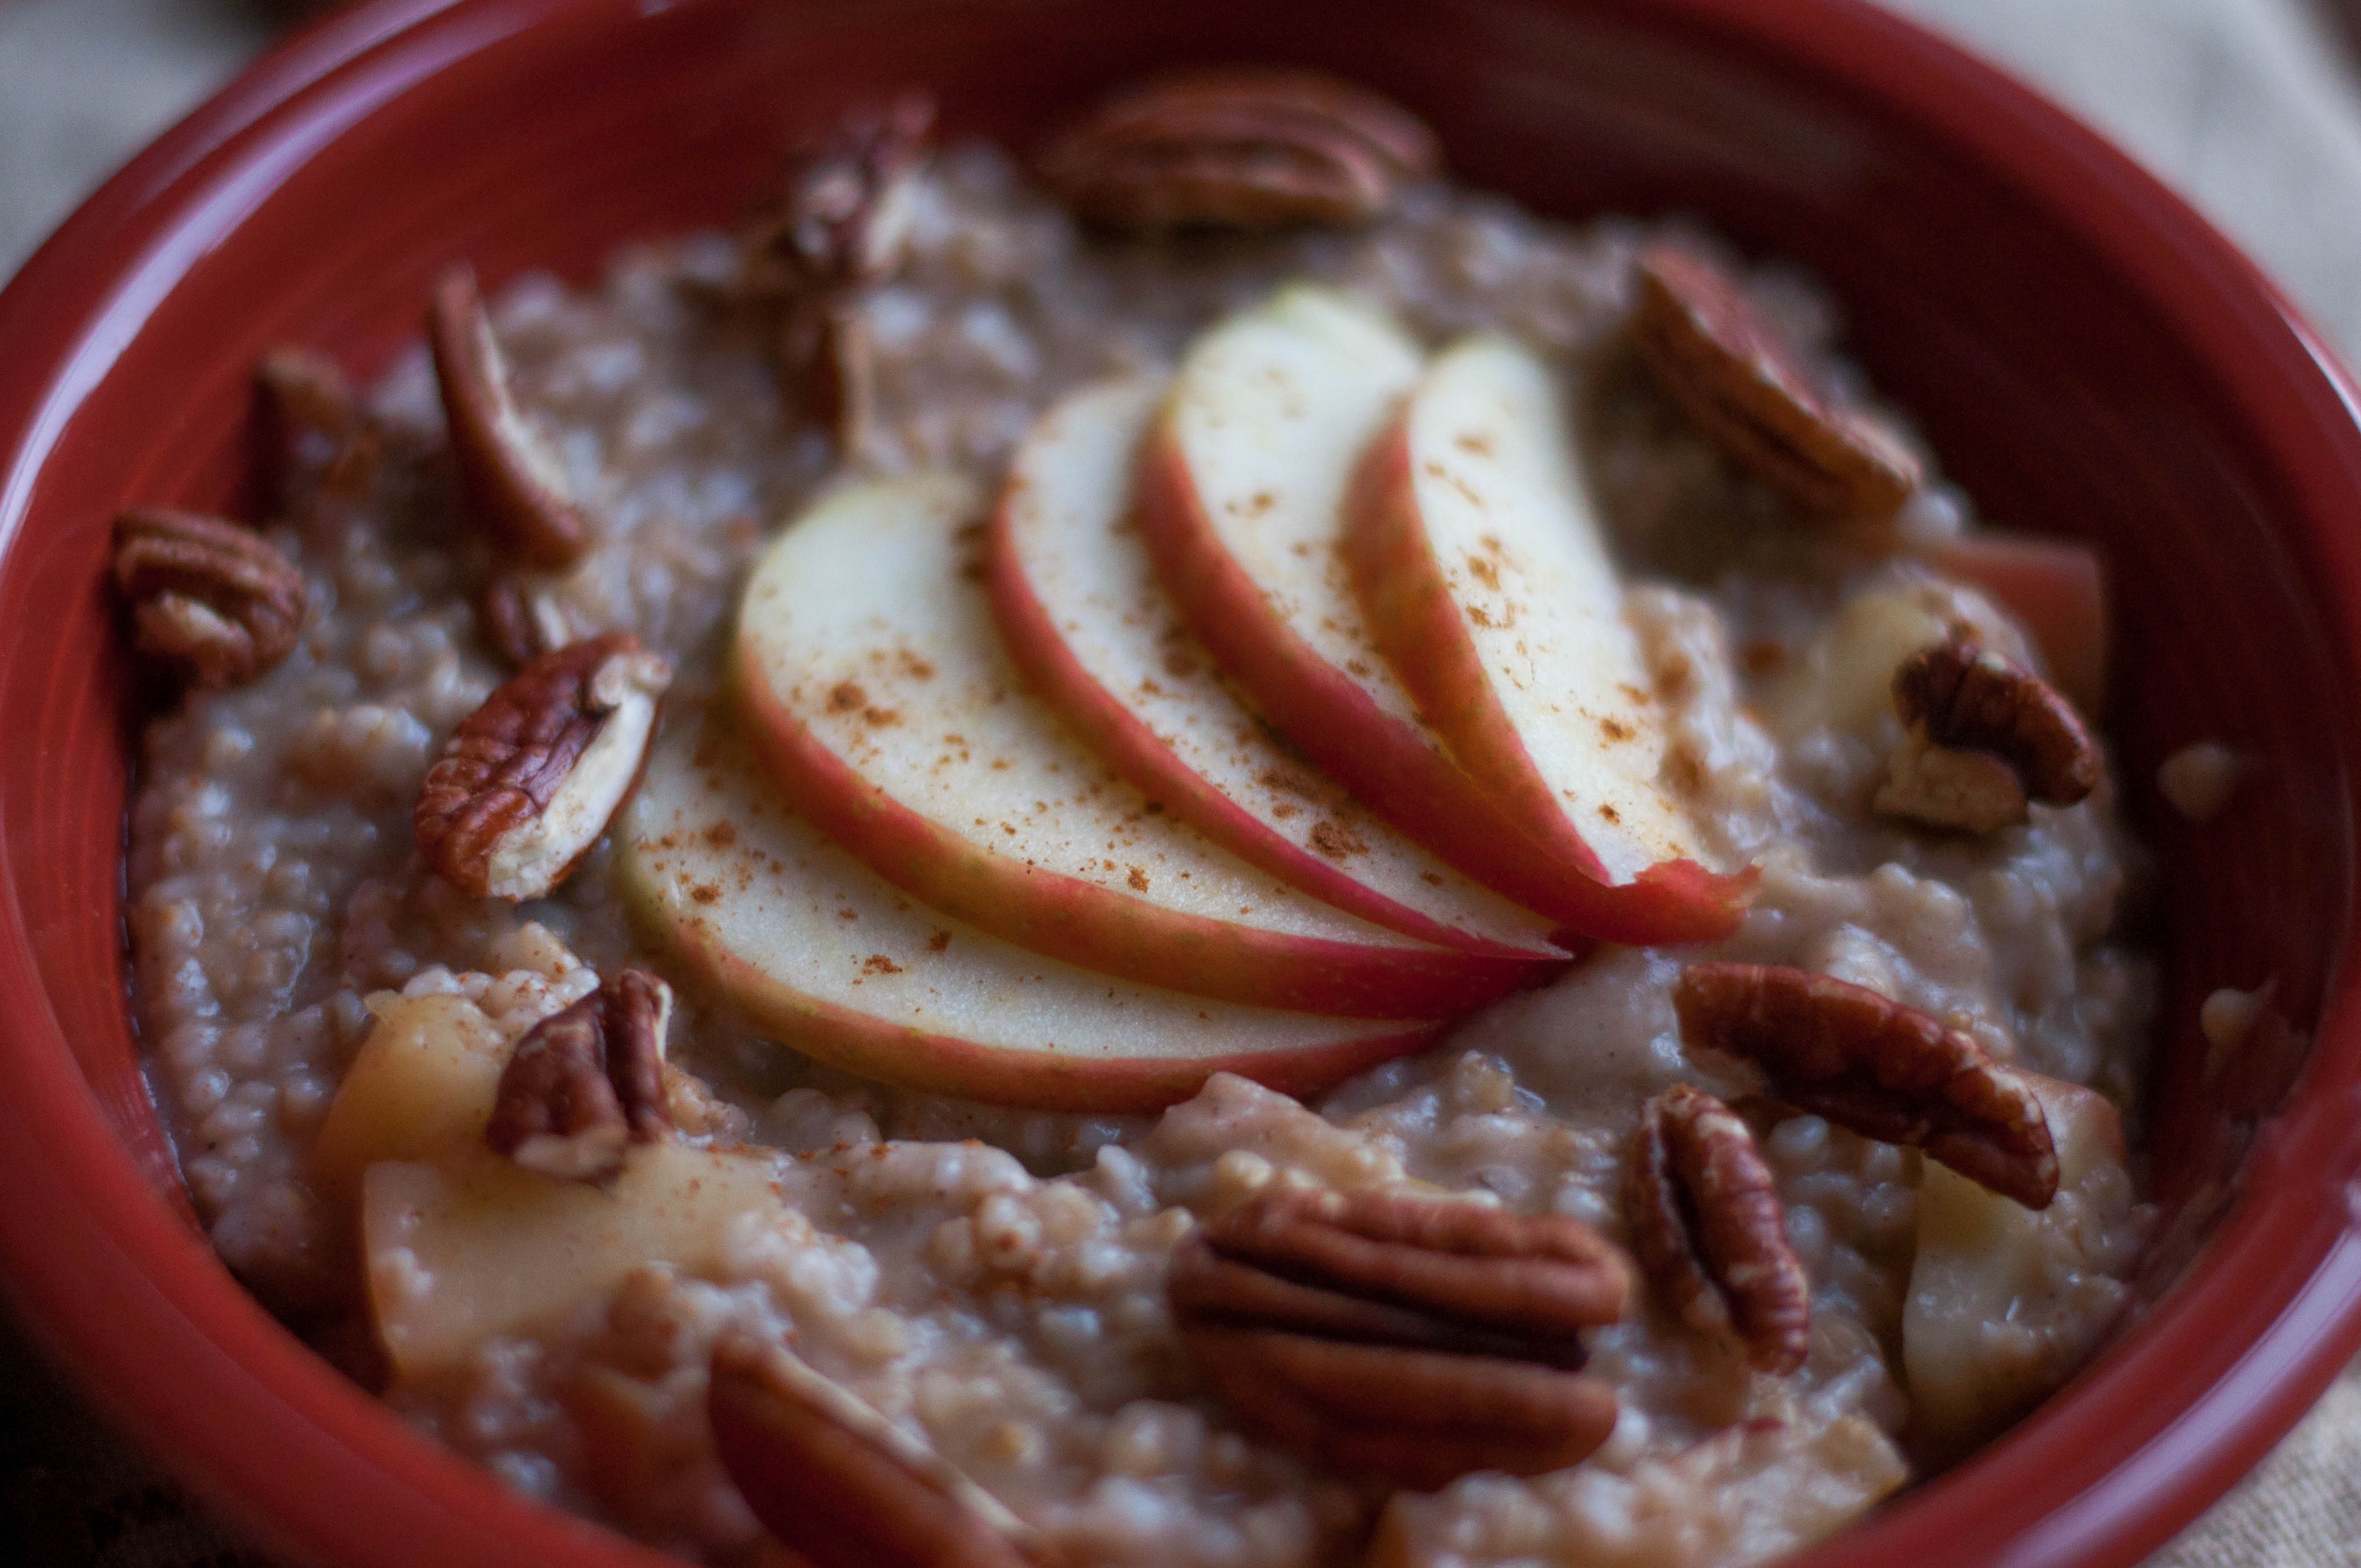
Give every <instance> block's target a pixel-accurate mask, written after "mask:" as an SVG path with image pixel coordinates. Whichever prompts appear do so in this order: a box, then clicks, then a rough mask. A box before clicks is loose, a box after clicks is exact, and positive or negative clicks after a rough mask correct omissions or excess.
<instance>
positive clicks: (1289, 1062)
mask: <svg viewBox="0 0 2361 1568" xmlns="http://www.w3.org/2000/svg"><path fill="white" fill-rule="evenodd" d="M618 842H619V845H620V852H619V854H618V856H617V867H618V872H619V874H620V884H621V887H622V889H623V894H624V897H625V898H626V900H627V901H628V902H629V903H630V905H631V907H632V910H633V912H634V914H635V915H637V916H639V918H640V919H641V920H642V923H643V924H645V925H646V926H648V927H651V928H652V929H653V931H654V932H655V933H656V934H657V935H658V936H659V937H660V938H661V939H663V940H664V942H665V944H666V945H667V946H668V947H669V948H671V949H672V950H673V951H674V952H675V954H676V955H677V956H678V958H679V959H681V961H682V962H684V963H686V964H687V965H688V966H689V967H691V968H693V969H694V970H697V972H698V974H699V975H700V976H701V977H702V978H703V979H704V980H705V981H707V982H708V984H710V985H712V986H714V987H715V988H716V989H718V990H720V991H722V992H726V993H728V994H729V995H730V997H731V999H732V1000H733V1001H735V1002H736V1003H738V1004H739V1005H740V1006H741V1007H742V1008H744V1009H745V1010H746V1012H747V1013H748V1014H750V1015H751V1016H752V1017H753V1018H755V1019H756V1020H758V1021H760V1022H761V1023H763V1025H767V1026H768V1027H771V1028H773V1029H775V1030H777V1031H778V1033H779V1037H780V1038H781V1039H783V1040H785V1042H786V1043H787V1044H788V1045H791V1046H793V1047H795V1048H796V1049H797V1050H799V1051H802V1052H804V1053H805V1054H806V1055H808V1056H814V1057H818V1058H820V1059H822V1060H823V1061H829V1062H832V1063H834V1064H836V1065H837V1066H839V1067H842V1068H844V1069H848V1070H850V1071H852V1072H856V1073H860V1074H862V1076H863V1077H867V1078H873V1079H880V1080H884V1081H885V1082H888V1083H897V1084H903V1085H906V1086H908V1087H911V1088H917V1089H927V1090H934V1091H940V1092H943V1093H949V1094H957V1095H961V1096H963V1097H965V1098H967V1099H972V1100H983V1101H990V1102H999V1103H1006V1104H1019V1105H1034V1106H1043V1107H1050V1108H1056V1109H1062V1110H1080V1111H1148V1110H1154V1109H1156V1108H1158V1107H1159V1106H1163V1105H1168V1104H1170V1103H1172V1102H1175V1101H1180V1100H1185V1099H1187V1098H1188V1097H1189V1096H1191V1094H1194V1093H1195V1092H1196V1091H1197V1090H1198V1089H1199V1088H1200V1087H1201V1086H1202V1084H1203V1083H1204V1081H1205V1080H1206V1079H1208V1078H1210V1077H1212V1076H1213V1074H1214V1073H1217V1072H1235V1073H1239V1074H1242V1075H1244V1076H1246V1077H1248V1078H1251V1079H1254V1080H1257V1082H1260V1083H1265V1084H1268V1085H1269V1086H1271V1087H1272V1088H1275V1089H1279V1090H1283V1091H1286V1092H1288V1093H1290V1094H1296V1095H1306V1094H1312V1093H1314V1092H1317V1091H1320V1090H1323V1089H1326V1088H1329V1087H1332V1086H1334V1084H1337V1083H1340V1082H1342V1081H1343V1080H1345V1079H1347V1078H1349V1077H1351V1076H1352V1075H1353V1074H1354V1073H1356V1072H1358V1071H1360V1070H1361V1069H1364V1068H1367V1067H1371V1066H1374V1065H1376V1064H1377V1063H1378V1062H1381V1061H1385V1060H1388V1059H1389V1058H1393V1057H1397V1056H1403V1055H1407V1054H1409V1053H1410V1052H1411V1051H1415V1050H1420V1049H1423V1048H1424V1047H1427V1046H1429V1045H1432V1044H1433V1042H1434V1040H1435V1039H1436V1037H1437V1036H1439V1034H1440V1033H1441V1028H1442V1026H1441V1025H1433V1024H1403V1023H1395V1022H1381V1021H1370V1020H1366V1019H1362V1020H1355V1019H1347V1018H1332V1017H1322V1016H1317V1015H1312V1014H1301V1013H1282V1012H1276V1011H1272V1010H1268V1009H1265V1008H1258V1007H1244V1006H1239V1005H1236V1004H1235V1003H1222V1002H1213V1001H1208V1000H1206V999H1204V998H1202V997H1195V996H1184V995H1182V994H1180V992H1172V991H1165V990H1159V989H1158V988H1155V987H1151V986H1145V985H1137V984H1133V983H1129V982H1126V981H1117V980H1110V979H1109V978H1107V977H1106V976H1104V975H1100V974H1093V973H1092V972H1090V971H1089V970H1082V969H1077V968H1075V967H1073V966H1072V965H1070V964H1063V963H1060V962H1058V961H1056V960H1055V959H1045V958H1042V957H1040V956H1039V955H1038V954H1035V953H1028V952H1027V951H1025V950H1024V949H1022V948H1016V947H1012V946H1010V945H1009V944H1008V943H1005V942H1003V941H999V940H997V939H995V938H992V937H989V936H986V935H985V934H984V933H983V932H981V931H978V930H976V929H975V928H974V927H971V926H969V925H966V924H964V923H962V922H961V921H957V920H953V919H950V918H949V917H947V916H942V915H939V914H937V913H936V912H935V911H933V910H930V909H928V908H926V907H925V906H923V905H919V904H918V903H917V902H916V901H914V900H913V899H911V898H909V897H907V896H906V895H905V894H902V893H900V892H899V891H897V890H896V889H895V888H894V887H893V886H892V885H891V884H889V883H886V882H884V880H882V879H881V878H880V877H878V875H877V874H876V873H875V872H873V871H871V870H870V869H869V868H868V867H867V866H865V865H863V864H862V862H861V861H859V860H857V859H855V858H854V857H853V856H852V855H851V854H849V853H847V852H846V851H844V850H840V849H839V848H838V847H837V846H835V845H834V844H832V843H830V842H829V839H828V837H827V835H825V834H823V833H821V832H820V831H819V830H818V828H815V827H814V826H812V825H811V824H810V823H809V822H807V821H806V820H804V819H803V818H801V817H796V816H795V815H794V814H793V813H792V811H791V810H790V809H789V808H788V807H787V806H786V805H785V802H784V801H782V800H781V798H780V797H779V794H778V792H777V791H776V790H775V789H774V788H773V787H772V785H771V783H770V781H769V779H768V778H767V777H766V776H765V775H764V773H763V771H762V769H761V768H760V767H759V766H757V765H756V763H755V762H754V761H753V760H752V757H751V756H749V755H748V754H747V752H746V751H745V749H744V747H743V745H742V743H741V742H740V741H738V740H735V739H733V738H732V737H731V736H730V735H729V734H728V733H726V732H723V731H720V730H719V729H708V730H707V731H706V732H704V733H703V734H702V735H697V734H692V733H683V732H675V733H674V734H672V735H668V736H667V737H666V738H665V739H664V741H663V742H662V743H661V744H660V745H659V746H658V748H657V750H656V752H655V754H654V755H653V757H652V758H651V759H650V761H649V764H648V773H647V777H646V779H645V780H644V781H643V782H642V784H641V786H640V793H639V795H638V796H637V798H636V799H634V800H633V802H632V803H631V806H630V807H629V808H627V810H626V812H625V814H624V817H623V821H622V824H621V828H620V834H619V839H618Z"/></svg>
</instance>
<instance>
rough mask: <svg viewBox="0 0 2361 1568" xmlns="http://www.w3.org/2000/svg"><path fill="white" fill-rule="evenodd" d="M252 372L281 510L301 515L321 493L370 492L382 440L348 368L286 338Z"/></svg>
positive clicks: (343, 496)
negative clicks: (356, 394) (349, 377)
mask: <svg viewBox="0 0 2361 1568" xmlns="http://www.w3.org/2000/svg"><path fill="white" fill-rule="evenodd" d="M254 374H255V379H256V381H257V382H258V384H259V385H260V386H261V389H262V401H263V414H264V419H265V421H266V422H267V424H268V426H269V438H270V455H271V458H272V462H273V467H274V472H273V474H272V476H271V485H272V489H273V492H274V493H275V494H276V496H277V498H278V505H279V507H280V510H281V511H282V512H284V513H287V514H289V515H295V516H301V515H302V514H303V513H305V512H307V511H309V510H312V508H313V506H315V505H316V504H317V503H318V502H320V501H321V500H323V499H336V500H347V501H349V500H357V499H360V498H361V497H363V496H366V495H367V494H368V492H369V490H370V488H372V487H373V486H374V485H375V484H376V483H377V473H378V466H379V462H380V461H381V459H382V456H383V443H382V441H381V440H380V438H379V432H378V428H377V423H376V422H375V421H373V420H371V419H370V418H369V417H368V414H367V413H365V412H363V411H362V410H361V407H360V403H359V400H357V399H356V398H355V397H354V396H353V389H352V383H351V382H349V381H348V380H346V378H345V372H344V370H343V368H342V367H339V366H338V365H337V364H336V362H335V360H334V359H331V358H329V357H328V356H326V355H324V354H323V353H321V352H320V351H319V350H318V349H316V348H302V347H297V346H293V345H284V346H281V347H278V348H274V349H272V350H271V351H270V352H269V353H268V354H266V355H264V356H262V360H261V362H260V363H259V364H258V365H257V366H256V367H255V372H254Z"/></svg>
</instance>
